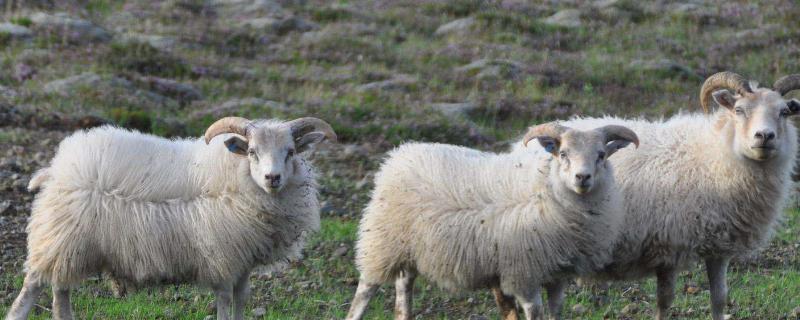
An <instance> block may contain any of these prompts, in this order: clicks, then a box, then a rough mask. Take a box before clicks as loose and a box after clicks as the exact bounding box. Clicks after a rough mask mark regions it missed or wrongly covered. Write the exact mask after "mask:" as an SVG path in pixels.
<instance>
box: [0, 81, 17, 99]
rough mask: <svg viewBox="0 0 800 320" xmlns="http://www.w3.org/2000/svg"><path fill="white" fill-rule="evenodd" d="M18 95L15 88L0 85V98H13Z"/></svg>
mask: <svg viewBox="0 0 800 320" xmlns="http://www.w3.org/2000/svg"><path fill="white" fill-rule="evenodd" d="M18 96H19V93H18V92H17V91H16V90H14V89H11V88H9V87H5V86H2V85H0V98H4V99H6V100H13V99H14V98H16V97H18Z"/></svg>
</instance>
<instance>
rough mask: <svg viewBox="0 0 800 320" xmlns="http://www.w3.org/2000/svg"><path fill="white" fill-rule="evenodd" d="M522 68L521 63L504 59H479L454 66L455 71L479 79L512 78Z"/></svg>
mask: <svg viewBox="0 0 800 320" xmlns="http://www.w3.org/2000/svg"><path fill="white" fill-rule="evenodd" d="M522 70H523V65H522V63H519V62H516V61H513V60H506V59H479V60H476V61H473V62H471V63H470V64H468V65H465V66H461V67H458V68H456V70H455V71H456V73H460V74H464V75H467V76H475V77H476V78H477V79H479V80H489V79H512V78H516V77H517V76H518V75H519V74H520V73H521V72H522Z"/></svg>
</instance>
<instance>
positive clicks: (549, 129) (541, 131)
mask: <svg viewBox="0 0 800 320" xmlns="http://www.w3.org/2000/svg"><path fill="white" fill-rule="evenodd" d="M567 130H569V128H567V127H565V126H562V125H560V124H558V122H549V123H545V124H540V125H538V126H535V127H531V128H530V129H529V130H528V133H526V134H525V137H523V138H522V145H524V146H526V147H527V146H528V142H529V141H531V140H533V139H536V138H538V137H552V138H558V137H560V136H561V135H562V134H563V133H564V132H566V131H567Z"/></svg>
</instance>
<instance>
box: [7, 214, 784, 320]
mask: <svg viewBox="0 0 800 320" xmlns="http://www.w3.org/2000/svg"><path fill="white" fill-rule="evenodd" d="M787 216H788V219H787V223H786V226H785V227H784V229H783V231H782V232H780V233H779V234H778V235H777V236H776V238H775V240H774V243H777V244H781V243H783V242H789V243H795V244H797V243H800V234H798V233H796V232H793V230H796V229H798V228H800V211H798V210H791V211H789V212H788V214H787ZM357 227H358V223H357V221H355V220H352V219H341V218H325V219H323V223H322V228H321V230H320V232H319V233H318V234H317V235H316V236H314V237H313V238H312V239H311V240H310V241H309V243H308V246H307V248H306V255H307V256H306V258H305V259H304V260H303V261H301V262H298V263H296V264H294V265H293V266H292V268H290V269H288V270H286V271H284V272H281V273H277V274H275V275H273V276H270V277H269V279H262V278H263V277H262V278H257V277H254V278H252V279H253V281H252V284H253V293H254V298H253V299H251V303H250V304H249V305H248V312H249V311H251V310H252V309H253V308H255V307H256V306H260V307H264V308H265V309H266V311H267V313H266V315H265V316H264V317H263V318H264V319H330V318H335V319H341V318H343V317H344V316H345V314H346V312H347V309H348V308H349V304H348V303H349V301H350V299H351V298H352V294H353V293H354V292H355V285H356V279H357V277H358V273H357V271H356V270H355V268H354V265H353V263H352V257H353V249H352V248H353V244H354V242H355V240H356V230H357ZM340 245H345V246H347V247H348V248H350V249H349V250H348V253H347V254H346V255H345V256H342V257H332V256H331V254H330V253H331V252H332V251H334V250H335V248H338V247H339V246H340ZM0 279H2V280H0V288H2V287H3V286H8V285H11V286H13V287H15V288H18V287H19V286H20V285H21V283H22V278H21V276H18V275H4V276H3V277H2V278H0ZM689 284H691V285H693V286H697V287H699V288H700V289H699V290H698V291H697V292H694V293H691V294H690V293H687V292H686V291H685V290H683V288H685V287H686V286H687V285H689ZM728 285H729V287H730V290H731V291H730V299H731V307H730V308H729V312H731V313H732V314H733V318H734V319H779V318H782V317H785V316H788V315H790V314H791V312H792V310H793V309H794V308H795V307H798V306H800V266H798V265H797V264H789V265H786V266H782V267H777V268H766V267H742V266H734V267H732V268H731V270H730V272H729V275H728ZM676 287H677V288H678V294H677V297H676V299H675V303H674V304H673V308H672V313H673V316H675V317H676V318H686V319H702V318H707V317H708V314H709V311H708V305H709V291H708V282H707V280H706V277H705V273H704V270H703V269H702V268H701V267H699V266H698V267H695V268H693V269H692V270H690V271H687V272H684V273H683V274H682V276H681V277H680V278H679V281H678V284H677V286H676ZM414 296H415V300H414V310H415V311H416V312H417V313H420V314H421V315H422V318H425V319H463V318H467V317H469V316H470V315H473V314H480V315H485V316H488V317H490V318H493V317H496V314H497V311H496V309H495V307H494V302H493V300H492V298H491V296H490V295H489V294H488V293H487V292H473V293H461V294H452V293H449V292H443V291H441V290H438V289H436V288H435V287H434V286H432V285H430V284H429V283H427V282H426V281H425V279H424V278H422V277H421V278H419V279H418V280H417V282H416V286H415V293H414ZM72 298H73V306H74V311H75V313H76V316H77V317H78V318H81V319H118V318H126V319H153V318H165V319H203V318H204V317H205V316H207V315H209V312H210V311H211V309H210V308H209V306H210V304H211V303H212V301H213V296H212V295H211V293H210V292H209V290H204V289H198V288H193V287H189V286H169V287H161V288H150V289H143V290H142V291H139V292H136V293H133V294H130V295H129V296H128V297H126V298H123V299H116V298H113V296H112V294H111V291H110V289H109V287H108V285H107V284H106V283H105V282H104V281H102V280H92V281H87V282H86V284H85V285H83V286H81V287H80V288H79V289H78V290H76V291H73V294H72ZM601 300H605V301H604V302H602V303H599V302H598V301H601ZM393 302H394V293H393V289H392V286H391V285H385V286H384V287H382V288H381V289H380V291H379V292H378V294H376V296H375V298H373V300H372V301H371V302H370V307H369V311H368V313H367V317H368V318H369V319H392V317H393V314H392V308H393ZM49 304H50V301H49V294H48V295H43V297H42V298H41V299H40V301H39V305H40V306H39V307H37V308H36V310H37V311H36V316H35V317H33V319H47V318H48V317H49V312H47V311H46V310H45V308H49V307H48V306H49ZM575 304H581V305H583V306H585V307H587V309H588V313H587V314H584V315H576V314H572V311H571V307H572V306H573V305H575ZM629 304H634V305H636V306H638V309H639V310H640V311H639V312H638V313H636V314H632V315H628V316H627V318H629V319H649V318H651V317H652V310H651V309H652V307H653V305H654V304H655V281H654V280H653V279H647V280H644V281H640V282H626V283H615V284H613V285H612V287H611V289H610V290H609V292H608V294H607V295H606V294H602V293H599V292H597V291H593V290H592V289H588V288H584V289H582V288H578V287H577V286H574V285H573V286H571V287H570V289H569V290H568V293H567V300H566V303H565V310H564V312H565V314H564V315H565V318H573V317H579V318H581V319H604V318H608V317H611V318H618V317H620V316H621V315H620V310H622V309H623V308H625V307H626V306H628V305H629ZM6 308H7V305H2V306H0V314H3V313H4V312H5V311H6Z"/></svg>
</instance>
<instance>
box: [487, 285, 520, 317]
mask: <svg viewBox="0 0 800 320" xmlns="http://www.w3.org/2000/svg"><path fill="white" fill-rule="evenodd" d="M492 294H493V295H494V302H495V303H497V309H498V310H499V311H500V319H503V320H519V314H518V313H517V305H516V303H515V302H514V297H510V296H507V295H505V294H504V293H503V290H500V287H492Z"/></svg>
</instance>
